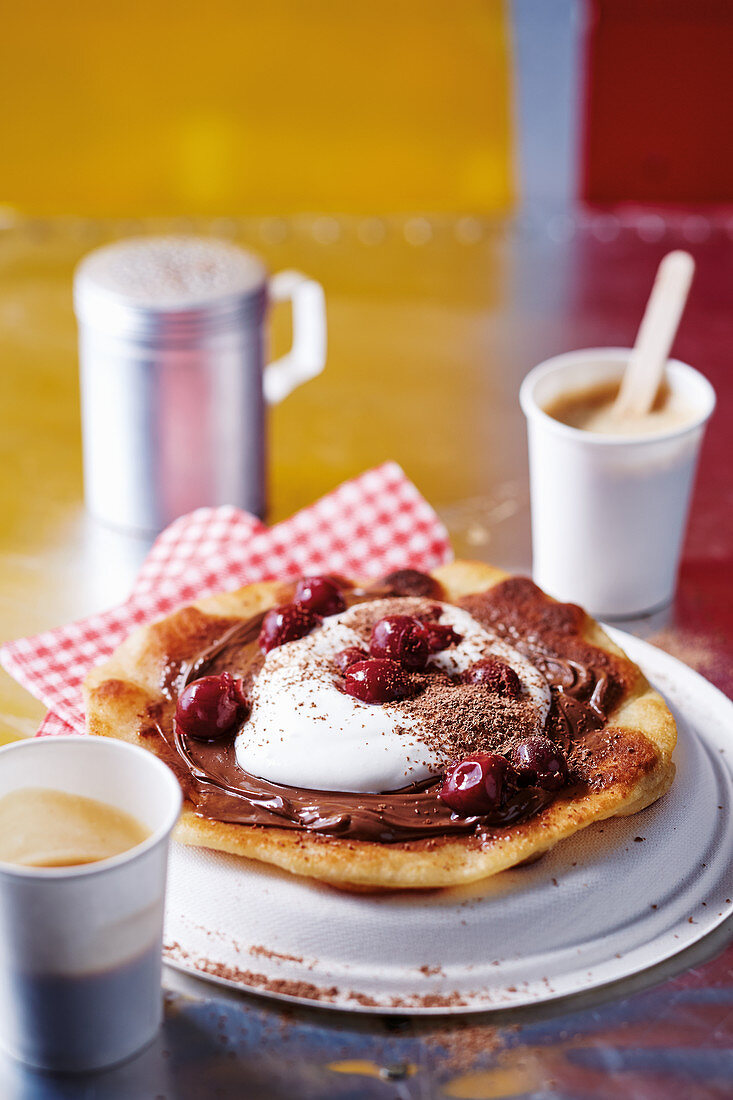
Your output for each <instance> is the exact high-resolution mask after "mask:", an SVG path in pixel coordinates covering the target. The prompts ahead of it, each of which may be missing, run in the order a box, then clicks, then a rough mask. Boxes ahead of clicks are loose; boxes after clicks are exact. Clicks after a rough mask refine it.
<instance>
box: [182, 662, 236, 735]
mask: <svg viewBox="0 0 733 1100" xmlns="http://www.w3.org/2000/svg"><path fill="white" fill-rule="evenodd" d="M248 707H249V704H248V702H247V699H246V697H245V694H244V691H243V688H242V681H241V680H235V679H234V677H233V676H231V675H230V674H229V673H228V672H222V674H221V676H202V677H201V679H200V680H193V681H192V682H191V683H190V684H188V686H187V687H185V688H184V689H183V691H182V692H181V694H180V695H179V697H178V703H177V705H176V722H177V723H178V725H179V726H180V728H181V729H182V730H183V732H184V733H185V734H187V735H188V736H189V737H193V738H195V739H196V740H198V741H214V740H216V738H217V737H223V735H224V734H225V733H229V732H230V730H233V729H234V728H235V726H239V725H241V723H242V722H243V721H244V717H245V715H246V713H247V710H248Z"/></svg>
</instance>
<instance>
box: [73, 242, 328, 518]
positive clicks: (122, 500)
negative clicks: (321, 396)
mask: <svg viewBox="0 0 733 1100" xmlns="http://www.w3.org/2000/svg"><path fill="white" fill-rule="evenodd" d="M279 300H290V301H291V303H292V309H293V344H292V348H291V350H290V351H289V352H288V354H287V355H285V356H284V357H283V358H282V359H279V360H277V361H276V362H274V363H270V364H269V365H267V366H266V365H265V348H266V332H265V321H266V315H267V310H268V305H269V303H270V302H272V301H279ZM74 308H75V312H76V316H77V321H78V325H79V357H80V376H81V402H82V433H83V445H84V495H85V500H86V504H87V507H88V509H89V511H90V512H91V513H92V514H93V515H94V516H96V517H97V518H99V519H101V520H103V521H105V522H106V523H109V524H112V525H114V526H116V527H120V528H125V529H127V530H133V531H138V532H141V533H147V534H152V533H157V532H158V531H160V530H161V529H162V528H163V527H165V526H166V524H168V523H170V522H171V520H173V519H175V518H176V517H177V516H180V515H182V514H184V513H186V512H190V511H192V510H193V509H195V508H199V507H202V506H215V505H219V504H233V505H235V506H237V507H239V508H242V509H244V510H245V511H248V512H252V513H254V514H255V515H257V516H260V517H261V516H263V515H264V512H265V505H266V469H265V459H266V423H265V406H266V404H275V403H277V402H278V401H281V400H282V399H283V398H284V397H286V396H287V395H288V394H289V393H291V392H292V390H293V389H295V387H296V386H298V385H299V384H300V383H301V382H305V381H307V380H308V379H310V378H313V377H315V376H316V375H317V374H320V372H321V371H322V370H323V367H324V364H325V358H326V316H325V299H324V294H323V289H322V288H321V286H320V285H319V284H318V283H316V282H314V281H313V280H312V279H308V278H306V276H304V275H301V274H300V273H299V272H297V271H283V272H280V273H279V274H277V275H274V276H272V277H268V274H267V271H266V269H265V267H264V264H263V263H262V261H261V260H260V259H259V258H258V257H257V256H255V255H253V254H252V253H249V252H245V251H244V250H243V249H241V248H238V247H237V246H235V245H233V244H230V243H227V242H225V241H221V240H217V239H215V238H204V237H140V238H132V239H129V240H124V241H119V242H117V243H114V244H111V245H106V246H104V247H103V248H99V249H97V250H95V251H94V252H92V253H90V254H89V255H88V256H86V257H85V258H84V259H83V260H82V261H81V263H80V264H79V266H78V268H77V270H76V273H75V277H74Z"/></svg>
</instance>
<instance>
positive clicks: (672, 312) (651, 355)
mask: <svg viewBox="0 0 733 1100" xmlns="http://www.w3.org/2000/svg"><path fill="white" fill-rule="evenodd" d="M694 271H695V261H694V260H693V258H692V256H691V255H690V254H689V252H669V253H667V255H666V256H665V257H664V259H663V260H662V262H661V263H660V265H659V268H658V270H657V275H656V278H655V280H654V286H653V287H652V292H651V294H650V295H649V301H648V302H647V305H646V310H645V311H644V316H643V318H642V321H641V325H640V326H639V332H638V334H637V337H636V343H635V344H634V350H633V351H632V353H631V355H630V356H629V361H628V363H627V365H626V370H625V371H624V376H623V378H622V379H621V389H620V390H619V393H618V397H617V398H616V400H615V401H614V403H613V408H612V409H611V413H612V415H613V417H614V419H622V418H624V419H627V418H628V417H632V416H634V417H635V416H644V415H645V414H646V413H648V412H649V411H650V409H651V407H652V405H653V404H654V399H655V398H656V396H657V391H658V390H659V384H660V382H661V381H662V376H663V374H664V368H665V365H666V363H667V359H668V357H669V352H670V348H671V347H672V342H673V341H674V338H675V335H676V333H677V326H678V325H679V323H680V318H681V317H682V312H683V310H684V308H685V302H686V301H687V294H688V292H689V289H690V283H691V282H692V276H693V274H694Z"/></svg>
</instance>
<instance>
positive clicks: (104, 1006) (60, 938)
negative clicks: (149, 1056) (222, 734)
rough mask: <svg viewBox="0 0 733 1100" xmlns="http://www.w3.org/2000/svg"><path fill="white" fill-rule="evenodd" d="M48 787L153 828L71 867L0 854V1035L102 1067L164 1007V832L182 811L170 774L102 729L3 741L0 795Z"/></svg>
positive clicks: (32, 1059)
mask: <svg viewBox="0 0 733 1100" xmlns="http://www.w3.org/2000/svg"><path fill="white" fill-rule="evenodd" d="M22 787H51V788H53V789H55V790H59V791H65V792H67V793H69V794H78V795H84V796H86V797H87V798H96V799H99V800H100V801H102V802H106V803H108V804H109V805H111V806H115V807H117V808H118V809H120V810H124V811H126V812H127V813H129V814H132V816H133V817H135V818H137V820H138V821H140V822H141V823H142V824H143V825H144V826H146V827H147V828H148V829H149V830H150V836H149V837H148V838H147V839H146V840H145V841H143V843H142V844H138V845H137V846H136V847H134V848H131V849H130V850H129V851H127V852H123V853H122V854H121V855H118V856H114V857H112V858H111V859H105V860H101V861H99V862H97V863H89V864H85V865H82V866H76V867H58V868H44V867H40V868H35V867H33V868H31V867H21V866H17V865H14V864H10V863H3V862H0V1044H1V1045H2V1047H3V1048H4V1049H5V1050H6V1051H7V1052H8V1053H9V1054H11V1055H13V1057H15V1058H18V1059H20V1060H21V1061H23V1062H26V1063H28V1064H30V1065H32V1066H37V1067H39V1068H42V1069H51V1070H65V1071H79V1070H92V1069H100V1068H102V1067H103V1066H109V1065H113V1064H114V1063H115V1062H120V1061H122V1060H123V1059H125V1058H129V1057H130V1056H131V1055H132V1054H134V1053H135V1052H136V1051H138V1050H140V1049H141V1048H142V1047H143V1046H145V1045H146V1044H147V1043H149V1042H150V1041H151V1040H152V1039H153V1038H154V1036H155V1034H156V1032H157V1030H158V1027H159V1025H160V1020H161V1014H162V992H161V948H162V932H163V902H164V897H165V878H166V866H167V859H168V840H169V837H170V833H171V829H172V828H173V826H174V825H175V823H176V820H177V819H178V814H179V812H180V808H181V791H180V787H179V785H178V782H177V780H176V778H175V776H174V775H173V772H172V771H171V770H170V769H169V768H167V767H166V766H165V764H163V763H161V761H160V760H158V759H157V758H156V757H155V756H153V755H152V754H151V753H149V752H146V751H145V750H144V749H139V748H136V747H135V746H134V745H127V744H125V743H124V742H122V741H112V740H107V739H106V738H101V737H85V736H69V737H47V738H37V739H34V740H30V741H22V742H17V743H15V744H12V745H8V746H6V747H5V748H3V749H0V798H1V797H3V796H4V795H6V794H9V793H10V792H11V791H14V790H17V789H18V788H22Z"/></svg>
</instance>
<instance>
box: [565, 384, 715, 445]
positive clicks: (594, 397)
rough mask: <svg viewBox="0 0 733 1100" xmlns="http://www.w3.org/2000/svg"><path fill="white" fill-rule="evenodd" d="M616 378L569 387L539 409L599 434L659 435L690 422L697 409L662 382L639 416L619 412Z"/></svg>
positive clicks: (580, 428) (574, 425)
mask: <svg viewBox="0 0 733 1100" xmlns="http://www.w3.org/2000/svg"><path fill="white" fill-rule="evenodd" d="M619 390H620V383H619V382H603V383H600V384H598V385H594V386H588V387H586V388H583V389H574V390H569V391H568V392H567V393H564V394H562V395H561V396H559V397H556V398H555V399H554V400H553V401H551V402H549V403H548V404H547V405H545V406H543V412H545V413H547V415H548V416H551V417H552V419H553V420H558V421H559V422H560V423H561V424H566V425H567V426H568V427H569V428H577V429H578V430H580V431H585V432H595V433H597V434H599V435H618V436H629V437H634V436H641V435H662V434H663V433H664V432H671V431H676V430H677V429H679V428H682V427H684V425H685V424H688V423H692V421H693V420H694V419H695V418H696V416H697V410H696V409H695V408H693V407H691V405H690V404H689V402H686V401H684V400H683V399H682V397H680V395H679V394H677V393H674V392H673V391H672V390H670V388H669V386H668V385H666V383H665V384H663V385H662V386H661V387H660V389H659V393H658V394H657V397H656V399H655V401H654V404H653V405H652V408H651V409H650V411H649V412H648V413H645V414H644V415H643V416H619V415H618V413H617V412H616V411H615V409H614V402H615V401H616V398H617V397H618V393H619Z"/></svg>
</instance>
